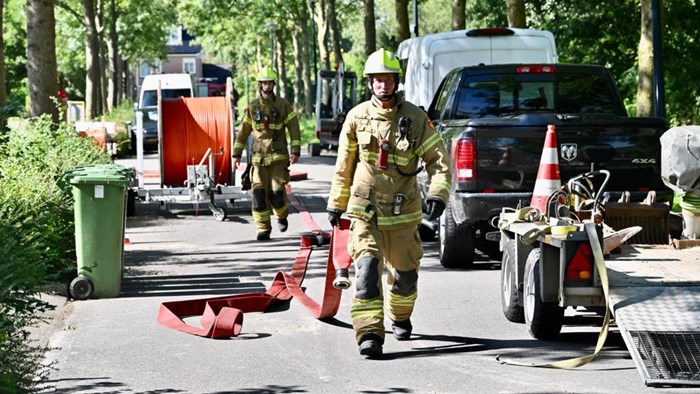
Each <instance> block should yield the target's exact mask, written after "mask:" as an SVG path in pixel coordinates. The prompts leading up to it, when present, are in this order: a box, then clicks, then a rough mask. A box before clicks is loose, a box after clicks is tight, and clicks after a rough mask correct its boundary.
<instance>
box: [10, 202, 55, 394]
mask: <svg viewBox="0 0 700 394" xmlns="http://www.w3.org/2000/svg"><path fill="white" fill-rule="evenodd" d="M8 197H11V196H8V195H6V194H5V193H2V192H0V232H1V233H2V234H3V242H1V243H0V392H3V393H8V392H9V393H16V392H31V391H34V389H35V385H36V384H37V381H36V380H35V379H36V378H37V377H38V378H39V379H43V378H46V375H47V374H48V370H47V368H46V367H43V366H42V364H41V359H42V355H43V350H44V349H42V348H41V347H40V346H37V345H35V344H33V343H32V342H31V341H30V340H29V333H28V330H27V328H28V327H30V326H33V325H35V324H38V323H40V321H39V319H38V318H37V317H36V316H37V313H38V312H41V311H44V310H46V309H47V308H48V307H49V305H48V304H46V303H44V302H43V301H41V300H39V299H37V298H36V297H35V295H36V294H37V293H38V292H39V288H40V286H41V285H42V284H43V281H44V277H45V274H46V273H45V270H46V267H45V266H44V265H43V264H41V253H40V251H41V250H42V240H41V239H40V237H39V234H38V232H37V231H36V229H34V224H33V223H32V222H33V217H32V215H31V214H30V213H29V212H22V211H21V209H20V208H18V207H16V206H14V205H13V204H12V203H11V201H7V200H6V199H7V198H8Z"/></svg>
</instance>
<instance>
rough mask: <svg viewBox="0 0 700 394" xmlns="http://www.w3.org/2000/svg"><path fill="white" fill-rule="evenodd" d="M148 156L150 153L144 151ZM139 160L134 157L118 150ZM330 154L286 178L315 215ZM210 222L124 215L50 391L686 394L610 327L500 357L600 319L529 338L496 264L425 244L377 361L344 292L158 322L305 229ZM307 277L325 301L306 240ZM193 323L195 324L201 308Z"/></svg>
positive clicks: (202, 217)
mask: <svg viewBox="0 0 700 394" xmlns="http://www.w3.org/2000/svg"><path fill="white" fill-rule="evenodd" d="M147 162H148V163H149V164H148V165H149V166H152V165H154V164H153V163H154V162H155V160H154V159H153V157H150V158H149V160H148V161H147ZM123 163H124V164H126V165H134V164H133V160H131V161H129V160H127V161H124V162H123ZM333 163H334V157H332V156H328V155H325V156H321V157H313V158H312V157H308V156H304V157H302V159H301V162H300V164H298V165H296V170H299V171H306V172H307V173H308V179H307V180H303V181H298V182H293V184H292V187H293V190H294V192H295V194H296V195H297V196H299V197H301V198H302V200H303V201H304V202H305V203H306V204H307V206H308V208H309V210H310V211H311V212H312V214H313V217H314V219H315V221H316V222H317V223H318V224H319V225H320V226H321V228H323V229H326V230H328V229H330V225H329V224H328V222H327V221H326V215H325V214H324V208H325V199H326V196H327V193H328V190H329V185H330V174H331V172H332V167H333ZM228 214H229V215H228V218H227V219H226V220H225V221H221V222H219V221H216V220H214V219H213V217H212V215H211V213H210V212H209V210H208V209H207V208H206V205H204V204H202V205H199V206H193V205H192V204H166V205H165V206H162V207H161V206H160V205H159V204H158V203H139V204H137V207H136V215H135V216H132V217H129V218H128V220H127V227H126V234H125V236H126V237H127V238H128V239H129V241H130V242H129V244H127V245H125V254H124V264H125V272H124V278H123V281H122V295H121V296H120V297H119V298H112V299H91V300H86V301H68V302H65V303H63V302H60V300H59V306H60V308H59V310H58V311H57V313H56V315H57V316H58V317H57V318H56V320H55V321H54V322H53V325H52V327H54V330H53V331H52V332H51V333H49V334H47V338H48V339H47V341H48V344H49V346H50V347H51V348H52V350H51V351H49V352H48V353H47V360H46V362H47V363H52V365H53V367H52V368H53V370H52V373H51V375H50V381H49V382H47V384H46V390H45V391H46V392H57V393H307V392H308V393H563V392H571V393H574V392H575V393H643V392H650V393H651V392H654V393H665V392H673V393H686V392H697V389H695V390H692V389H682V388H672V389H663V388H662V389H658V388H657V389H653V388H648V387H645V385H644V383H643V381H642V379H641V378H640V376H639V373H638V372H637V370H636V368H635V365H634V363H633V361H632V359H631V357H630V356H629V353H628V352H627V349H626V347H625V344H624V342H623V340H622V339H621V337H620V335H619V334H618V333H617V331H616V329H615V328H613V330H612V332H611V334H610V336H609V338H608V340H607V342H606V345H605V347H604V348H603V351H602V352H601V353H600V355H599V357H598V358H596V359H595V360H594V361H593V362H592V363H591V364H589V365H586V366H584V367H581V368H578V369H575V370H556V369H545V368H531V367H520V366H512V365H504V364H501V363H499V362H498V361H497V357H498V356H499V355H500V356H501V357H502V358H504V359H510V360H514V361H519V362H524V363H544V362H551V361H556V360H562V359H566V358H570V357H576V356H583V355H586V354H589V353H591V352H592V351H593V349H594V346H595V342H596V339H597V337H598V330H599V327H600V324H601V319H600V318H598V317H596V316H593V315H588V316H585V315H584V316H576V317H573V316H572V317H568V318H567V320H566V322H565V324H567V326H565V327H564V330H563V333H562V335H561V336H560V338H559V340H558V341H538V340H535V339H533V338H531V337H530V336H529V335H528V333H527V330H526V328H525V326H524V325H520V324H514V323H510V322H508V321H507V320H506V319H505V318H504V317H503V314H502V312H501V304H500V292H499V291H500V290H499V287H500V277H499V274H500V272H499V268H500V264H499V262H498V261H489V260H488V259H487V258H483V259H482V261H480V262H479V264H477V268H476V269H474V270H470V271H460V270H446V269H443V268H442V267H441V266H440V264H439V262H438V259H437V256H438V249H437V244H436V243H435V242H430V243H426V244H425V245H424V247H425V258H424V259H423V262H422V268H421V272H420V281H419V292H420V293H419V298H418V302H417V305H416V310H415V313H414V317H413V318H412V320H413V324H414V335H413V337H412V339H411V340H409V341H404V342H397V341H395V340H394V339H393V337H391V334H389V333H388V334H387V341H386V344H385V346H384V351H385V358H384V359H383V360H365V359H363V358H362V357H361V356H360V355H359V353H358V350H357V345H356V344H355V342H354V339H353V333H352V329H351V326H350V315H349V310H350V300H351V293H350V292H348V291H346V292H344V293H343V297H342V301H341V305H340V311H339V312H338V314H337V315H336V316H335V318H332V319H327V320H325V321H320V320H316V319H314V318H313V317H312V316H311V315H310V314H309V313H308V312H307V311H306V310H305V309H304V307H303V306H302V305H301V304H300V303H298V302H296V301H295V300H292V301H291V302H290V303H289V304H288V305H287V306H285V307H282V308H278V310H276V311H274V312H269V313H251V314H246V315H245V320H244V324H243V330H242V334H241V335H240V336H239V337H236V338H232V339H227V340H212V339H206V338H201V337H196V336H192V335H187V334H184V333H181V332H178V331H174V330H171V329H168V328H165V327H162V326H160V325H159V324H158V323H157V322H156V316H157V313H158V309H159V306H160V304H161V303H162V302H164V301H173V300H179V299H190V298H204V297H213V296H221V295H226V294H236V293H242V292H252V291H263V290H264V289H265V288H266V287H267V286H268V285H269V284H270V281H271V279H272V277H273V276H274V274H275V273H276V272H278V271H288V270H289V268H290V267H291V264H292V262H293V259H294V256H295V255H296V252H297V250H298V247H299V237H300V234H301V233H302V232H304V231H306V229H305V227H304V223H303V221H302V220H301V218H300V216H299V215H298V214H293V215H291V216H290V230H289V231H288V232H287V233H284V234H281V233H279V232H277V231H273V233H272V240H271V241H269V242H257V241H255V230H254V227H253V224H252V218H251V215H250V203H249V201H236V202H235V203H234V204H233V205H231V206H229V207H228ZM311 257H312V258H311V262H310V267H309V270H308V272H307V277H306V280H305V282H304V286H305V287H306V291H307V293H308V294H310V295H311V296H313V297H315V298H316V299H319V298H320V294H321V290H322V286H323V276H324V272H325V264H326V259H327V247H324V248H318V249H316V250H314V252H313V253H312V256H311ZM188 322H189V323H191V324H193V325H197V324H198V322H197V320H196V319H188Z"/></svg>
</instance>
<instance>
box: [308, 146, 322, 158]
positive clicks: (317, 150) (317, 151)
mask: <svg viewBox="0 0 700 394" xmlns="http://www.w3.org/2000/svg"><path fill="white" fill-rule="evenodd" d="M309 153H310V154H311V156H321V144H309Z"/></svg>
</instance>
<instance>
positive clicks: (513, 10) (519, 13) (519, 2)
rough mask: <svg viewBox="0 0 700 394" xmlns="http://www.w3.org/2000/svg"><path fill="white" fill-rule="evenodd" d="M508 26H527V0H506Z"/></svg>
mask: <svg viewBox="0 0 700 394" xmlns="http://www.w3.org/2000/svg"><path fill="white" fill-rule="evenodd" d="M506 15H507V16H508V27H522V28H525V27H527V26H526V25H525V0H506Z"/></svg>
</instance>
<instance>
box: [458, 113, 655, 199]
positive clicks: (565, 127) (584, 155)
mask: <svg viewBox="0 0 700 394" xmlns="http://www.w3.org/2000/svg"><path fill="white" fill-rule="evenodd" d="M589 116H590V115H589ZM520 117H521V118H525V117H526V116H520ZM613 118H614V119H611V117H610V116H605V117H603V119H600V120H596V119H595V118H593V117H592V116H591V118H589V119H587V120H586V122H585V126H577V125H576V123H578V122H558V121H556V119H554V118H553V119H550V122H551V123H550V124H555V126H556V133H557V149H558V158H559V167H560V171H561V180H562V182H566V181H567V180H568V179H570V178H572V177H574V176H576V175H579V174H581V173H584V172H587V171H590V170H591V169H610V172H611V179H610V181H609V183H608V187H607V190H608V191H620V192H621V191H630V192H642V193H639V194H640V195H641V194H643V193H646V191H649V190H659V189H665V186H664V185H663V183H662V180H661V174H660V173H659V163H660V156H659V155H660V151H661V145H660V142H659V137H660V133H659V132H660V130H663V125H662V123H659V125H654V124H650V122H649V119H645V120H644V123H641V122H639V120H640V119H635V118H621V117H614V116H613ZM531 122H532V120H531V119H530V120H528V121H525V120H524V119H523V121H522V122H515V123H516V124H517V123H531ZM470 123H471V124H472V125H473V126H475V130H478V131H477V135H476V138H477V146H478V148H477V158H478V164H477V170H476V171H477V172H478V173H479V176H478V179H479V183H478V185H477V189H480V190H485V189H492V190H495V191H532V189H533V188H534V185H535V181H536V178H537V169H538V168H539V164H540V159H541V155H542V148H543V146H544V138H545V134H546V131H547V122H542V123H540V124H539V125H537V126H532V125H529V126H522V127H514V122H513V119H503V118H499V119H493V118H492V119H488V120H486V119H479V120H472V121H471V122H470ZM505 124H508V127H502V126H504V125H505Z"/></svg>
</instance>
